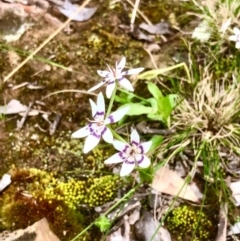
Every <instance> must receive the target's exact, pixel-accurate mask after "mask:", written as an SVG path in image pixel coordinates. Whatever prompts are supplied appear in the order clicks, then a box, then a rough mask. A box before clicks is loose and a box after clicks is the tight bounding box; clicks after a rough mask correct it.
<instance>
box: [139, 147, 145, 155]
mask: <svg viewBox="0 0 240 241" xmlns="http://www.w3.org/2000/svg"><path fill="white" fill-rule="evenodd" d="M138 148H139V149H140V153H141V154H143V153H144V149H143V146H142V145H139V146H138Z"/></svg>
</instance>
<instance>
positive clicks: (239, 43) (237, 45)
mask: <svg viewBox="0 0 240 241" xmlns="http://www.w3.org/2000/svg"><path fill="white" fill-rule="evenodd" d="M235 47H236V48H237V49H240V42H239V41H238V42H236V45H235Z"/></svg>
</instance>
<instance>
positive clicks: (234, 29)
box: [233, 27, 240, 35]
mask: <svg viewBox="0 0 240 241" xmlns="http://www.w3.org/2000/svg"><path fill="white" fill-rule="evenodd" d="M233 32H234V34H235V35H239V34H240V29H239V28H237V27H234V28H233Z"/></svg>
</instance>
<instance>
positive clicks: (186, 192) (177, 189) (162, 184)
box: [151, 167, 199, 202]
mask: <svg viewBox="0 0 240 241" xmlns="http://www.w3.org/2000/svg"><path fill="white" fill-rule="evenodd" d="M151 187H152V188H153V189H154V190H156V191H158V192H163V193H166V194H170V195H172V196H178V197H180V198H183V199H187V200H190V201H192V202H199V198H198V197H197V195H196V194H195V192H194V191H193V190H192V188H191V187H190V185H188V184H186V182H185V180H184V179H182V178H181V177H180V176H179V175H178V174H177V172H175V171H172V170H170V169H168V168H167V167H161V168H160V169H158V170H157V171H156V173H155V175H154V178H153V182H152V185H151Z"/></svg>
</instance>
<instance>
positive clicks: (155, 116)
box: [147, 113, 165, 122]
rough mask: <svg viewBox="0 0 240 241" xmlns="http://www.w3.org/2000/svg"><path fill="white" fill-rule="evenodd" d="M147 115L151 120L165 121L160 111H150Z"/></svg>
mask: <svg viewBox="0 0 240 241" xmlns="http://www.w3.org/2000/svg"><path fill="white" fill-rule="evenodd" d="M147 117H148V118H149V119H151V120H156V121H163V122H164V121H165V120H164V117H163V115H161V114H158V113H150V114H148V115H147Z"/></svg>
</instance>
